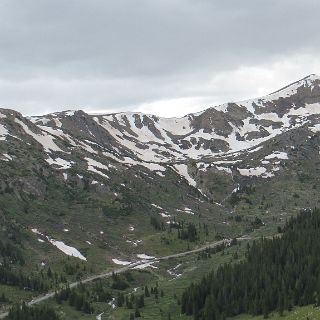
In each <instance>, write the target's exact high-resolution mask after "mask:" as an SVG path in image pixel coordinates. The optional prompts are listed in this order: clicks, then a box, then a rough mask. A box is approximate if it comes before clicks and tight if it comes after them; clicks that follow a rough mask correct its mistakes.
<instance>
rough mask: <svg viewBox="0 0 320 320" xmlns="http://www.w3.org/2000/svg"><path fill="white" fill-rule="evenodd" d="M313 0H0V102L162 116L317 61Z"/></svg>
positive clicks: (248, 92) (290, 76) (279, 81)
mask: <svg viewBox="0 0 320 320" xmlns="http://www.w3.org/2000/svg"><path fill="white" fill-rule="evenodd" d="M319 9H320V3H319V2H318V1H315V0H314V1H312V0H306V1H304V2H303V3H302V2H300V1H290V0H281V1H275V0H271V1H262V0H245V1H238V0H229V1H206V0H197V1H196V0H162V1H156V0H139V1H129V0H116V1H115V0H108V1H102V0H92V1H85V0H69V1H64V0H56V1H49V0H35V1H17V0H3V1H1V3H0V70H1V74H0V105H1V106H4V107H6V106H10V107H12V108H15V109H18V110H20V111H22V112H23V113H25V114H39V113H44V112H53V111H57V110H63V109H66V108H76V109H80V108H82V109H85V110H86V111H89V112H90V111H97V110H98V111H108V110H109V111H110V110H112V111H118V110H119V111H123V110H142V111H148V110H149V111H150V112H152V113H156V114H161V115H164V116H166V115H167V116H169V115H170V116H171V115H182V114H185V113H188V112H189V111H190V110H192V111H193V110H198V109H199V108H200V109H203V107H206V106H207V105H213V104H216V103H222V102H225V101H229V100H235V99H238V98H246V97H249V96H254V95H256V94H259V95H260V94H265V93H267V90H270V91H273V90H275V89H277V87H275V86H276V85H285V84H287V83H288V82H292V81H295V80H297V79H298V78H301V77H303V76H305V75H307V74H308V73H316V72H318V70H319V63H318V61H319V60H320V59H318V58H317V55H318V54H317V53H318V52H319V49H320V43H319V40H318V38H317V37H315V36H314V34H315V32H317V29H318V23H317V21H318V17H317V12H319Z"/></svg>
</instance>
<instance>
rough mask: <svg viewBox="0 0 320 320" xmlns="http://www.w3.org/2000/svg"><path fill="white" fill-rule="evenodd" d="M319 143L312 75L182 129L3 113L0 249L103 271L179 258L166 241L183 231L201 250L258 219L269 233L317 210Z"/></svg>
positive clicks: (318, 94)
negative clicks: (204, 231) (190, 226)
mask: <svg viewBox="0 0 320 320" xmlns="http://www.w3.org/2000/svg"><path fill="white" fill-rule="evenodd" d="M319 132H320V77H318V76H316V75H310V76H308V77H305V78H303V79H302V80H299V81H297V82H294V83H292V84H290V85H288V86H286V87H285V88H282V89H280V90H278V91H276V92H274V93H272V94H270V95H267V96H264V97H261V98H257V99H251V100H247V101H241V102H231V103H226V104H223V105H220V106H215V107H211V108H209V109H206V110H204V111H202V112H198V113H195V114H189V115H186V116H185V117H182V118H160V117H157V116H154V115H147V114H142V113H132V112H126V113H114V114H105V115H90V114H87V113H85V112H83V111H81V110H79V111H65V112H57V113H52V114H48V115H43V116H35V117H25V116H23V115H22V114H20V113H19V112H16V111H14V110H8V109H0V141H1V142H0V169H1V170H0V204H1V209H0V216H1V219H2V220H3V229H2V231H1V232H0V238H3V239H11V240H12V241H13V242H15V243H16V242H17V243H22V242H24V245H25V247H27V249H28V250H29V252H32V254H33V255H34V259H35V261H38V263H40V262H43V261H44V260H45V261H46V263H48V262H49V261H51V262H52V263H58V262H59V259H63V258H64V257H65V254H67V255H73V256H76V257H78V258H80V259H82V260H87V261H88V263H89V262H90V263H91V262H92V264H96V265H98V269H99V268H100V269H103V268H105V266H106V265H108V264H109V265H113V262H112V259H116V258H119V257H120V258H121V257H123V259H124V260H125V259H133V260H135V259H137V256H136V254H138V253H139V252H140V253H141V251H145V252H146V251H148V253H151V254H154V255H157V254H159V255H160V254H163V253H170V252H175V251H177V250H181V248H184V243H183V242H181V241H178V242H177V241H175V238H174V237H173V236H171V235H167V233H166V230H167V228H168V226H170V228H171V226H172V225H174V224H176V223H180V222H181V221H184V222H186V223H187V222H188V223H194V224H197V223H204V224H206V225H207V226H209V227H210V230H211V233H210V234H209V235H203V236H201V237H202V238H201V241H202V242H203V243H204V242H206V241H210V240H212V239H215V238H217V237H221V236H233V235H237V234H244V233H247V232H251V231H252V229H254V228H252V226H253V225H254V221H255V220H254V219H255V217H262V218H261V220H263V221H262V223H263V224H264V225H265V226H269V227H270V228H272V227H274V225H276V223H275V222H274V221H277V223H280V224H281V221H282V220H283V219H284V218H283V215H291V214H294V213H295V212H296V211H297V210H300V209H301V208H303V207H312V206H316V205H317V203H318V200H317V196H318V188H317V186H318V184H319V183H318V180H319V179H318V178H319V172H318V164H319V145H320V134H319ZM310 188H311V190H312V191H310ZM279 212H280V213H279ZM236 216H238V217H239V216H241V217H244V219H243V220H241V221H242V222H241V223H239V221H238V220H239V219H237V221H235V220H234V217H236ZM259 219H260V218H259ZM275 219H276V220H275ZM150 221H153V222H150ZM179 221H180V222H179ZM168 239H169V240H170V241H171V240H172V241H173V242H172V243H173V244H172V243H171V242H170V241H169V240H168ZM57 241H61V242H62V241H63V242H62V243H63V245H62V244H60V247H59V244H58V243H57ZM163 241H164V242H166V241H167V242H168V243H171V244H172V245H171V244H170V245H169V244H168V245H165V246H162V245H160V244H161V243H162V242H163ZM65 243H68V244H69V248H73V249H75V248H77V249H76V251H72V250H73V249H68V248H66V246H67V245H66V244H65ZM155 243H156V245H155ZM194 245H196V244H194ZM64 246H65V247H64ZM58 249H59V250H60V251H59V250H58ZM61 251H62V252H61ZM75 252H76V253H75ZM77 252H78V253H77ZM114 261H116V260H114Z"/></svg>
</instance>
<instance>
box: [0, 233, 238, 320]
mask: <svg viewBox="0 0 320 320" xmlns="http://www.w3.org/2000/svg"><path fill="white" fill-rule="evenodd" d="M239 240H242V239H241V238H239ZM230 242H231V240H230V239H224V240H220V241H216V242H213V243H210V244H207V245H205V246H202V247H200V248H198V249H193V250H189V251H185V252H180V253H175V254H171V255H169V256H164V257H159V258H152V259H145V260H142V261H138V262H134V263H131V264H129V265H127V266H125V267H122V268H119V269H115V270H113V271H109V272H105V273H100V274H96V275H93V276H90V277H88V278H85V279H83V280H81V281H76V282H73V283H71V284H70V288H74V287H76V286H77V285H79V284H80V282H81V283H88V282H91V281H94V280H97V279H101V278H108V277H111V276H112V273H117V274H119V273H123V272H126V271H128V270H130V269H133V268H135V267H138V266H141V265H143V264H145V263H150V262H158V261H161V260H168V259H172V258H179V257H184V256H187V255H190V254H193V253H197V252H201V251H204V250H206V249H207V248H214V247H217V246H219V245H221V244H223V243H230ZM53 297H54V292H48V293H47V294H45V295H42V296H39V297H37V298H35V299H33V300H31V301H30V302H28V303H27V304H28V305H29V306H31V305H34V304H37V303H40V302H43V301H45V300H48V299H50V298H53ZM7 315H8V312H4V313H0V319H3V318H5V317H6V316H7Z"/></svg>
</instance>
